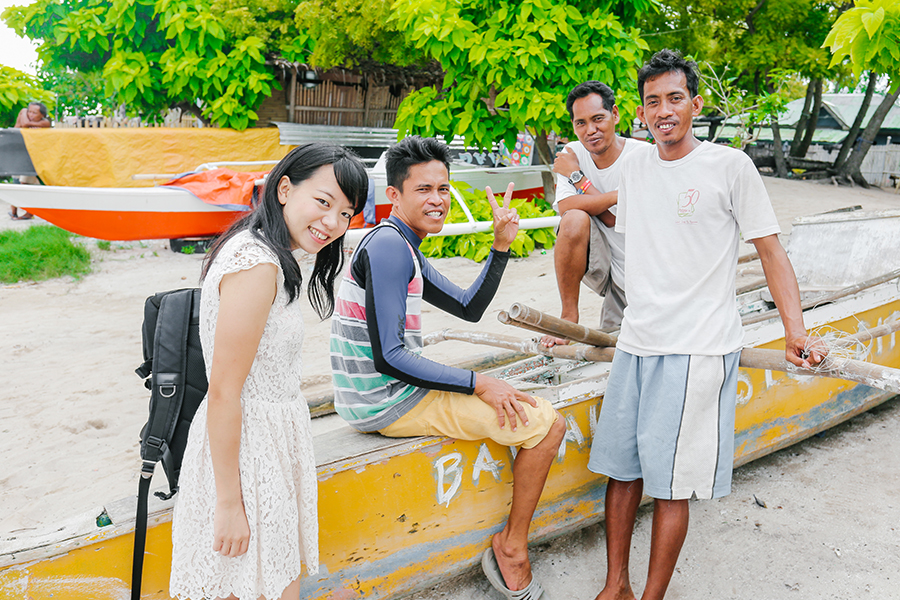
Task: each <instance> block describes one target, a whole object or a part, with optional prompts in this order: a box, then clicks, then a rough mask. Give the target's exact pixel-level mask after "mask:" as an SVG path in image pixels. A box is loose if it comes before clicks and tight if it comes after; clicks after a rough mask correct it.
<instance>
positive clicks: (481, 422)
mask: <svg viewBox="0 0 900 600" xmlns="http://www.w3.org/2000/svg"><path fill="white" fill-rule="evenodd" d="M534 399H535V400H537V403H538V405H537V407H534V406H532V405H530V404H528V403H527V402H522V407H523V408H524V409H525V414H526V415H528V426H527V427H526V426H525V425H523V424H522V423H518V426H517V428H516V431H513V430H512V428H511V427H510V426H509V418H507V422H506V425H505V426H504V428H503V429H500V423H499V422H498V421H497V413H496V411H494V409H493V408H491V407H490V406H488V405H487V404H485V403H484V402H483V401H482V400H481V399H480V398H479V397H478V396H475V395H471V396H470V395H468V394H458V393H455V392H441V391H438V390H432V391H431V392H429V393H428V395H427V396H425V397H424V398H422V399H421V400H420V401H419V403H418V404H416V406H415V407H414V408H413V409H412V410H411V411H409V412H408V413H406V414H405V415H403V416H402V417H400V418H399V419H397V420H396V421H394V422H393V423H391V424H390V425H388V426H387V427H385V428H384V429H382V430H380V431H379V432H378V433H380V434H382V435H386V436H388V437H415V436H419V435H445V436H447V437H451V438H453V439H457V440H483V439H488V438H489V439H492V440H494V441H495V442H497V443H498V444H502V445H504V446H517V447H518V446H520V447H522V448H525V449H528V448H534V447H535V446H537V445H538V444H540V443H541V440H543V439H544V437H546V436H547V433H549V431H550V427H551V426H552V425H553V424H554V423H555V422H556V419H557V418H558V417H559V413H557V412H556V409H554V408H553V406H552V405H551V404H550V402H548V401H547V400H544V399H543V398H539V397H536V396H535V398H534Z"/></svg>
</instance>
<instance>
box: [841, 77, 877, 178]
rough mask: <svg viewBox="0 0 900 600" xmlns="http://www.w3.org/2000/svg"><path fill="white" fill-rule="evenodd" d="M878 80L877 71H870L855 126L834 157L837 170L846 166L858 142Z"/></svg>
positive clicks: (854, 122) (851, 128)
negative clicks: (848, 157) (845, 163)
mask: <svg viewBox="0 0 900 600" xmlns="http://www.w3.org/2000/svg"><path fill="white" fill-rule="evenodd" d="M877 80H878V75H876V74H875V71H869V83H868V85H867V87H866V95H865V97H864V98H863V103H862V106H860V107H859V112H858V113H856V118H855V119H854V120H853V126H852V127H850V131H849V132H848V133H847V138H846V139H845V140H844V143H843V144H841V151H840V152H838V155H837V158H836V159H834V165H833V166H832V168H833V169H834V170H835V171H840V169H841V167H843V166H844V162H845V161H846V160H847V156H849V155H850V150H851V149H852V148H853V146H854V144H856V139H857V138H858V137H859V131H860V129H862V122H863V119H864V118H865V116H866V113H867V112H869V106H871V105H872V94H873V93H874V92H875V82H876V81H877Z"/></svg>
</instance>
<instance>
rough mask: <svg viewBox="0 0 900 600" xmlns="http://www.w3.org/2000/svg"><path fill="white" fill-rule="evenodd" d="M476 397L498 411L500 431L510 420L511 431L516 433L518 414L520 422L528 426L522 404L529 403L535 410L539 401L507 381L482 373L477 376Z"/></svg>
mask: <svg viewBox="0 0 900 600" xmlns="http://www.w3.org/2000/svg"><path fill="white" fill-rule="evenodd" d="M475 395H476V396H478V397H479V398H480V399H481V401H482V402H484V403H485V404H487V405H488V406H490V407H491V408H493V409H494V410H495V411H496V413H497V421H498V422H499V423H500V429H503V428H504V426H505V425H506V420H507V419H509V422H510V426H511V429H512V430H513V431H515V430H516V427H517V425H516V415H517V414H518V416H519V420H520V421H521V422H522V423H523V424H524V425H525V426H528V415H526V414H525V409H524V407H523V406H522V402H528V403H529V404H531V405H532V406H534V407H535V408H536V407H537V405H538V403H537V400H535V399H534V398H532V397H531V396H529V395H528V394H526V393H525V392H520V391H519V390H517V389H516V388H514V387H513V386H511V385H509V384H508V383H506V382H505V381H501V380H499V379H494V378H493V377H490V376H488V375H482V374H481V373H476V374H475Z"/></svg>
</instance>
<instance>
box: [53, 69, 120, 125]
mask: <svg viewBox="0 0 900 600" xmlns="http://www.w3.org/2000/svg"><path fill="white" fill-rule="evenodd" d="M37 79H38V80H39V81H40V82H41V85H43V87H44V88H45V89H47V90H49V91H50V92H51V93H52V94H54V95H55V96H56V113H57V117H58V118H59V119H60V120H62V119H63V118H64V117H65V116H66V115H101V114H111V113H112V112H113V111H114V110H115V109H116V102H115V98H113V97H112V96H110V95H108V94H107V93H106V83H105V82H104V81H103V73H102V72H101V71H99V70H95V71H75V70H72V69H66V68H59V67H53V66H52V65H50V66H47V65H44V66H43V67H42V68H41V69H39V70H38V74H37Z"/></svg>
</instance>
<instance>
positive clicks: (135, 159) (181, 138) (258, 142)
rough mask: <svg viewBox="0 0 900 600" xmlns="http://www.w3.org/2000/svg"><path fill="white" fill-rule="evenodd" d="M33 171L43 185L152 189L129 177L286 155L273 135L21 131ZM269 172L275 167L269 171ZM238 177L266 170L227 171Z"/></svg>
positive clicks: (123, 130)
mask: <svg viewBox="0 0 900 600" xmlns="http://www.w3.org/2000/svg"><path fill="white" fill-rule="evenodd" d="M21 131H22V136H23V138H24V140H25V147H26V148H27V149H28V154H29V155H30V156H31V161H32V163H34V167H35V170H36V171H37V173H38V175H39V176H40V178H41V180H43V182H44V183H46V184H47V185H71V186H77V187H151V186H153V185H158V184H159V183H160V181H161V180H157V181H154V180H134V179H132V178H131V176H132V175H138V174H165V173H168V174H170V175H176V174H180V173H185V172H187V171H193V170H194V169H195V168H196V167H198V166H199V165H201V164H204V163H208V162H219V161H254V160H279V159H281V158H283V157H284V156H285V155H286V154H287V153H288V152H289V151H290V149H291V146H282V145H281V144H280V143H279V141H278V129H277V128H275V127H270V128H265V129H248V130H246V131H234V130H231V129H216V128H211V127H210V128H201V129H197V128H187V127H185V128H172V129H169V128H163V127H159V128H157V127H128V128H110V129H107V128H98V129H93V128H84V129H82V128H78V129H22V130H21ZM272 166H274V165H272ZM230 168H233V169H235V170H239V171H244V170H246V171H249V170H251V169H253V170H257V171H258V170H260V169H268V168H271V167H267V166H265V165H261V166H260V165H257V166H248V167H239V166H236V167H230Z"/></svg>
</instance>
